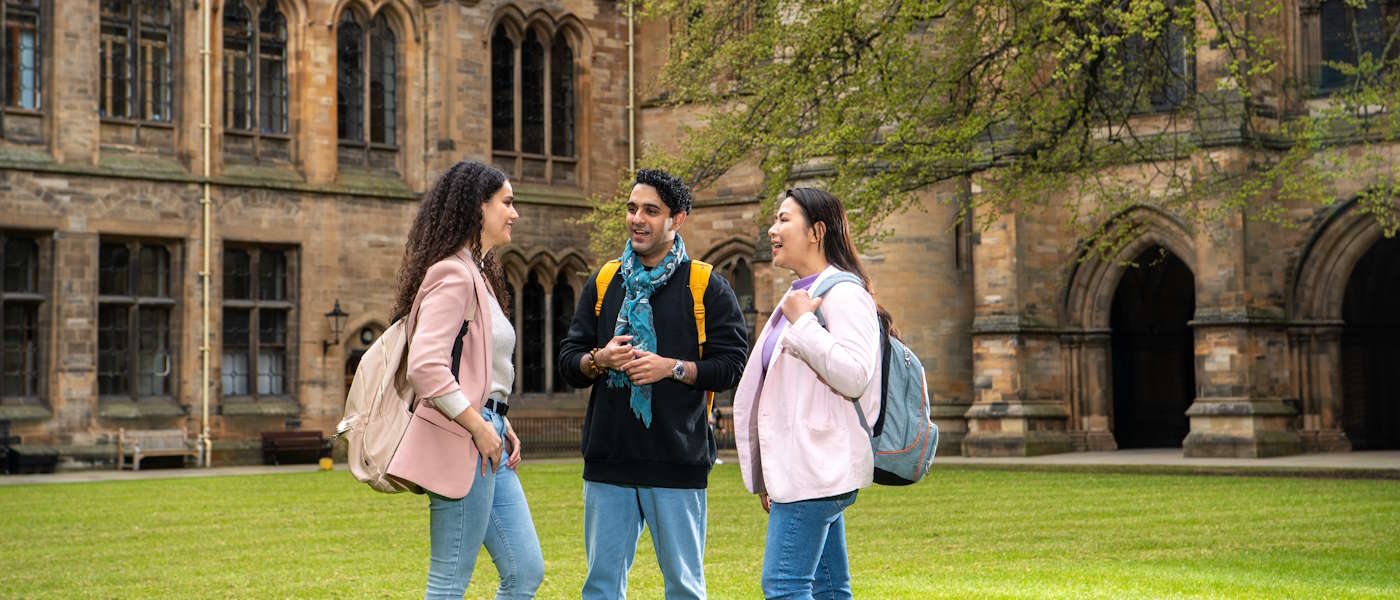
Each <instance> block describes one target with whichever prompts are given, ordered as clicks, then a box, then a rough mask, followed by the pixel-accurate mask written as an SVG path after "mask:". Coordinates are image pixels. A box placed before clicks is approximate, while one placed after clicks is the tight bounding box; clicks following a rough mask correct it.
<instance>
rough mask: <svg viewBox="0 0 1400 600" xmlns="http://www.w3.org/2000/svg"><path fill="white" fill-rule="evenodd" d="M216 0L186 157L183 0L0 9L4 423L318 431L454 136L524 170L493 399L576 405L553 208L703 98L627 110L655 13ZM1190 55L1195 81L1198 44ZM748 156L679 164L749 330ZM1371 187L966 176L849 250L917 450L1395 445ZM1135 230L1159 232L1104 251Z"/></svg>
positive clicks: (759, 262) (757, 283) (610, 174)
mask: <svg viewBox="0 0 1400 600" xmlns="http://www.w3.org/2000/svg"><path fill="white" fill-rule="evenodd" d="M211 4H212V6H211V7H210V9H211V12H212V18H211V19H210V25H211V26H210V27H208V28H207V30H208V31H207V33H208V37H209V40H210V43H209V55H208V58H209V68H208V71H207V73H208V85H209V90H210V92H209V94H208V98H207V99H208V103H209V110H208V114H209V121H208V126H209V131H210V144H209V146H208V149H207V152H206V149H205V146H204V140H203V135H202V132H203V130H202V126H203V125H204V124H205V123H204V115H205V100H206V97H205V95H204V93H203V82H204V74H205V72H206V71H205V66H204V61H203V58H204V57H203V55H202V54H201V48H202V47H203V39H204V35H205V33H206V28H205V27H204V24H203V23H201V20H200V10H199V9H198V8H197V3H179V2H170V1H168V0H100V1H99V0H64V1H62V2H57V1H50V0H5V1H4V2H3V6H4V8H3V12H0V20H3V22H4V28H3V34H2V35H0V46H3V47H4V53H3V56H0V70H3V77H0V97H2V98H3V104H4V106H3V110H2V111H0V178H3V179H0V182H2V183H0V248H3V249H2V250H0V264H3V287H0V315H3V327H2V329H3V344H0V420H5V421H9V422H10V424H11V429H12V431H13V433H15V434H18V435H20V436H22V437H23V439H24V441H25V443H26V444H36V445H40V446H45V447H48V448H52V449H54V450H56V451H58V452H59V453H61V454H62V455H63V456H64V457H66V458H67V459H69V460H72V461H75V462H78V463H99V462H103V461H105V460H108V459H109V458H110V456H111V454H112V446H111V441H112V438H113V436H114V434H115V432H116V431H117V430H118V429H120V428H127V429H158V428H174V427H179V428H185V429H187V430H188V431H190V432H192V433H198V432H199V431H200V429H201V422H202V406H203V401H204V398H205V397H206V394H207V397H208V404H209V407H210V412H211V417H210V421H209V422H210V428H211V429H210V433H211V438H212V439H213V448H214V453H215V454H214V458H215V461H216V462H218V461H220V460H227V459H239V460H241V459H246V458H247V457H248V456H249V455H250V451H251V450H253V449H254V448H256V446H257V436H258V432H260V431H268V430H281V429H286V428H307V429H319V430H322V431H326V432H329V431H331V430H332V429H333V428H334V425H335V423H336V421H337V420H338V419H339V417H340V412H341V408H342V406H343V401H344V391H345V389H346V386H347V380H348V377H349V374H351V373H352V372H353V368H354V365H355V364H356V361H357V360H358V356H359V354H360V353H362V352H363V349H364V348H365V347H366V346H367V345H368V344H369V343H370V342H371V341H373V339H374V338H375V336H376V335H377V334H378V332H380V331H382V330H383V328H384V327H385V326H386V324H387V322H388V317H389V315H388V314H387V313H388V311H389V307H390V304H391V296H392V289H393V281H394V277H395V271H396V269H397V267H398V264H399V261H400V258H401V253H402V243H403V239H404V236H405V232H406V230H407V227H408V224H409V222H410V220H411V219H412V216H413V210H414V202H415V200H416V199H417V198H418V197H419V195H420V194H422V193H423V192H424V191H425V190H426V189H427V188H428V186H429V185H430V184H431V182H432V181H433V179H434V178H435V176H436V175H437V174H438V173H440V172H442V171H443V170H444V169H446V168H447V167H448V166H450V165H451V164H452V163H453V162H455V161H457V160H460V159H463V158H475V159H480V160H489V161H491V162H493V163H494V164H497V165H498V166H500V167H501V168H502V169H504V170H505V171H506V172H507V173H508V174H509V175H510V176H511V177H512V180H513V181H514V182H515V184H516V193H517V201H518V202H519V208H520V211H521V216H522V218H521V221H520V222H519V224H518V225H517V227H516V231H515V235H516V239H515V242H514V243H513V244H512V245H511V246H509V247H507V248H505V249H503V250H502V258H503V262H504V264H505V265H506V269H507V279H508V282H509V283H510V285H511V287H512V290H513V291H514V297H515V306H514V307H513V308H514V311H513V313H514V315H513V319H514V321H515V323H516V327H517V330H518V331H517V334H518V337H519V339H520V340H521V344H520V348H519V349H518V350H517V356H516V364H517V366H518V371H519V373H520V376H519V377H518V380H517V383H516V386H517V396H516V398H515V399H514V400H513V402H518V404H517V405H516V406H518V408H517V409H516V410H513V411H512V416H515V415H516V414H517V411H518V413H519V414H520V415H521V417H520V418H525V417H528V416H529V415H530V414H537V415H538V414H557V413H571V412H572V413H577V412H579V411H580V408H581V404H582V401H583V396H582V395H581V394H579V393H576V392H573V391H569V390H567V389H565V388H564V387H563V386H562V382H561V381H559V379H558V378H556V377H555V376H554V375H553V356H554V348H555V343H556V341H557V339H558V338H559V337H560V334H561V332H562V330H563V329H564V328H565V327H567V323H568V319H569V316H570V313H571V310H572V306H573V303H574V300H575V299H576V297H577V293H578V290H580V289H581V287H582V285H583V283H584V281H586V279H587V278H588V277H589V275H590V265H595V264H596V262H597V259H598V258H602V257H594V256H590V255H589V254H588V253H587V251H586V248H587V236H586V232H585V231H584V230H583V228H582V227H580V226H578V225H576V224H574V223H572V222H571V221H572V219H574V218H577V217H579V216H581V215H583V214H584V213H585V211H586V210H587V206H588V199H589V198H590V197H591V196H593V195H596V194H606V193H611V192H613V191H614V190H615V189H616V184H617V181H618V180H619V178H620V177H621V176H622V175H623V173H625V172H626V169H627V168H628V163H629V153H631V152H637V153H642V154H643V158H644V153H645V151H646V149H647V148H651V147H664V146H666V145H667V144H670V143H674V140H676V139H677V134H678V133H679V131H680V127H681V126H682V125H684V124H686V123H689V122H693V121H694V119H695V118H696V114H697V113H696V112H695V111H694V110H692V109H685V108H682V109H675V108H664V107H661V106H659V105H656V104H654V103H649V102H648V99H649V94H653V93H654V92H655V90H650V89H649V88H648V86H647V85H646V82H648V81H651V80H653V79H654V76H655V74H656V73H657V71H658V69H659V68H660V63H659V61H660V60H662V59H663V58H664V56H665V52H664V49H665V46H666V43H667V38H668V35H669V31H670V29H669V28H670V27H671V24H668V23H661V22H654V21H653V22H643V21H637V22H636V23H632V22H631V21H629V18H628V15H627V13H626V12H625V7H624V6H623V5H622V4H621V3H615V2H606V1H595V0H559V1H552V2H534V1H518V2H506V1H495V2H490V1H473V0H432V1H417V0H377V1H374V0H224V1H222V2H220V1H214V2H212V3H211ZM1340 4H1341V2H1340V0H1327V1H1325V2H1322V3H1320V4H1318V3H1315V2H1308V1H1304V2H1301V4H1300V3H1299V1H1297V0H1289V2H1286V4H1285V6H1286V9H1285V17H1284V18H1283V20H1284V21H1285V22H1286V24H1287V25H1288V31H1290V32H1291V33H1289V34H1288V37H1286V38H1285V41H1286V42H1287V43H1286V44H1285V47H1284V48H1283V50H1282V51H1283V52H1285V53H1286V54H1287V56H1285V57H1283V60H1282V64H1283V65H1286V68H1287V71H1288V72H1287V73H1286V76H1288V77H1295V78H1317V77H1321V76H1322V74H1324V73H1325V71H1324V70H1321V69H1320V68H1319V67H1318V65H1319V64H1320V61H1321V59H1322V57H1323V56H1324V55H1326V56H1333V55H1332V54H1328V52H1331V51H1332V50H1329V48H1330V47H1329V46H1328V44H1329V43H1331V42H1330V41H1329V40H1333V38H1332V37H1329V35H1328V31H1329V30H1328V29H1327V28H1328V27H1332V26H1335V22H1336V19H1332V20H1328V18H1326V17H1327V15H1329V14H1332V13H1329V12H1328V11H1329V10H1331V9H1335V6H1334V5H1340ZM1329 7H1331V8H1330V9H1329ZM629 29H631V31H632V33H633V34H634V35H635V40H636V42H635V46H633V47H629V39H631V38H629ZM629 55H630V58H632V59H633V60H634V61H635V73H636V75H635V81H637V85H636V88H637V91H636V93H635V94H634V95H629V80H628V76H629ZM1191 67H1192V68H1194V69H1196V72H1197V76H1196V80H1197V81H1201V82H1208V81H1213V80H1214V75H1213V74H1212V73H1211V72H1210V69H1211V68H1213V67H1212V66H1211V63H1210V61H1209V60H1208V57H1206V58H1205V59H1202V58H1198V59H1197V60H1196V61H1195V62H1194V63H1193V64H1192V65H1191ZM1306 101H1307V102H1319V101H1325V97H1323V98H1321V99H1318V98H1311V99H1307V100H1306ZM1278 102H1289V101H1286V100H1278ZM1281 108H1287V109H1296V108H1298V107H1290V106H1283V107H1281ZM629 118H631V119H635V122H634V124H633V123H630V120H629ZM1205 126H1206V125H1202V127H1205ZM1212 151H1214V152H1219V153H1223V155H1225V156H1230V157H1233V159H1232V160H1233V161H1234V162H1235V163H1237V164H1238V165H1240V167H1241V168H1243V165H1245V164H1246V162H1247V160H1248V158H1249V157H1248V153H1247V152H1246V151H1245V150H1244V149H1243V148H1241V147H1237V146H1231V145H1230V144H1229V143H1226V144H1224V145H1222V146H1220V147H1217V148H1215V149H1214V150H1212ZM206 160H207V161H208V164H209V171H210V175H209V177H207V178H206V177H205V176H204V172H205V171H204V169H205V162H206ZM1130 176H1131V174H1129V173H1125V174H1124V177H1130ZM757 177H758V174H757V172H756V171H754V170H751V169H746V168H740V169H736V170H735V172H733V173H731V174H730V175H728V176H727V177H726V178H725V179H724V180H723V181H722V182H721V183H720V184H719V185H716V186H712V188H710V189H707V190H702V191H701V193H700V194H699V203H698V204H697V209H696V212H695V214H694V215H693V218H692V219H690V220H689V221H688V222H687V226H686V229H685V232H684V233H685V235H686V241H687V246H688V247H689V248H690V250H691V252H692V255H693V256H695V257H697V258H702V259H704V260H707V261H709V262H712V263H714V264H716V265H717V267H718V268H720V269H721V270H722V272H724V273H725V274H726V275H727V276H728V277H729V278H730V280H731V281H732V282H733V283H734V286H735V288H736V291H738V293H739V296H740V299H741V303H743V304H744V308H745V311H746V314H747V315H748V316H749V318H750V320H751V325H753V324H756V323H761V322H762V319H763V318H764V316H766V315H767V314H768V312H769V311H770V310H771V307H772V306H773V304H774V303H775V302H776V300H777V297H778V295H779V294H781V292H782V291H783V290H784V289H786V285H787V283H786V282H787V281H788V278H787V276H786V274H785V273H778V272H774V269H773V268H772V266H771V265H770V264H769V263H768V260H767V256H766V251H765V248H764V246H765V245H766V236H764V235H762V234H761V231H763V230H764V229H766V225H764V224H760V223H758V222H757V219H758V218H759V216H760V214H761V207H760V205H759V201H758V199H757V198H756V197H755V194H756V190H757V189H758V185H757V183H758V181H757ZM206 183H207V184H208V188H209V197H208V204H207V207H208V209H209V219H208V224H207V226H206V223H205V208H206V204H205V198H204V184H206ZM1367 184H1368V182H1365V181H1358V182H1351V183H1350V185H1352V187H1350V188H1348V189H1343V190H1340V191H1339V196H1338V198H1337V200H1338V202H1337V203H1336V204H1335V205H1333V206H1330V207H1325V208H1319V207H1316V206H1295V207H1291V212H1290V213H1289V218H1290V219H1291V220H1292V221H1293V222H1294V223H1295V224H1296V225H1297V226H1296V227H1293V228H1285V227H1279V226H1275V225H1268V224H1261V223H1256V222H1247V221H1245V220H1243V219H1235V220H1226V221H1224V222H1220V223H1212V224H1210V225H1209V226H1207V227H1202V226H1194V225H1191V224H1190V223H1189V222H1188V221H1186V220H1183V219H1180V218H1178V217H1175V216H1173V215H1169V214H1165V213H1162V212H1159V211H1155V210H1151V209H1147V208H1142V209H1134V210H1130V211H1128V212H1127V213H1125V214H1122V215H1120V216H1119V217H1118V218H1123V219H1133V220H1135V221H1136V222H1140V223H1141V225H1142V226H1143V227H1145V233H1144V235H1143V236H1141V238H1140V239H1139V240H1138V241H1137V242H1135V243H1134V244H1131V245H1129V246H1128V247H1126V248H1124V249H1123V251H1122V252H1123V255H1122V256H1120V257H1118V258H1119V259H1122V260H1089V261H1078V260H1076V258H1077V256H1076V254H1075V252H1076V250H1075V248H1076V241H1077V240H1075V239H1074V237H1073V234H1071V233H1069V232H1067V231H1066V230H1065V229H1064V228H1062V227H1060V226H1059V225H1057V222H1056V221H1055V219H1047V218H1043V217H1036V218H1032V217H1025V216H1015V215H1013V216H1007V217H1003V218H1001V219H1000V220H998V221H996V222H995V223H993V225H992V226H991V227H990V228H988V229H986V230H979V229H975V228H970V227H967V226H965V225H960V224H955V221H956V219H955V216H956V212H957V209H956V202H951V201H947V199H949V198H960V197H963V196H964V195H966V194H969V193H976V190H977V182H976V181H975V180H971V181H962V182H956V183H953V184H949V185H948V186H946V189H936V190H929V191H928V192H927V194H925V196H926V198H925V199H926V201H925V202H924V203H923V204H922V206H919V207H916V208H915V209H913V210H912V211H911V212H909V213H906V214H904V215H901V216H900V217H897V222H895V223H892V224H891V226H892V228H893V235H892V236H890V237H889V238H888V239H887V240H886V241H884V242H883V243H882V244H881V245H880V246H879V247H878V248H876V249H874V250H873V251H872V252H871V253H870V254H869V255H868V256H867V260H868V261H869V263H870V266H871V267H872V274H873V276H874V277H875V279H876V281H877V284H878V292H879V295H880V300H881V302H882V303H883V304H884V305H886V306H887V307H889V308H890V309H891V311H892V312H893V313H894V315H895V316H896V319H897V320H898V321H899V322H900V323H901V325H902V328H903V330H904V331H905V333H906V337H907V338H908V340H907V341H909V342H910V345H911V346H912V347H913V348H915V349H916V350H917V351H919V352H920V354H921V356H923V357H924V362H925V364H926V366H927V367H928V369H929V385H930V394H931V396H932V399H933V407H934V414H935V416H936V417H937V418H938V422H939V424H940V426H941V427H942V429H943V432H944V438H943V445H942V451H943V452H953V453H958V452H961V453H965V454H968V455H973V456H980V455H997V454H1032V453H1043V452H1059V451H1069V450H1075V449H1111V448H1128V447H1143V446H1182V445H1184V447H1185V451H1186V453H1187V454H1188V455H1232V456H1234V455H1238V456H1266V455H1272V454H1279V453H1289V452H1298V451H1306V450H1322V451H1329V450H1345V449H1348V448H1395V447H1400V379H1397V373H1400V370H1397V369H1394V368H1387V367H1388V366H1393V365H1395V364H1397V360H1400V317H1397V316H1396V314H1397V313H1396V312H1395V311H1394V310H1393V308H1394V307H1395V306H1400V243H1397V242H1396V241H1394V240H1388V239H1384V238H1383V237H1382V236H1381V235H1380V229H1379V227H1378V226H1377V225H1376V224H1375V223H1374V221H1373V220H1371V219H1369V218H1368V217H1365V216H1363V215H1361V214H1360V213H1359V211H1357V210H1355V209H1354V202H1352V201H1351V198H1352V197H1353V196H1355V195H1356V194H1357V193H1358V192H1359V191H1360V190H1361V189H1363V188H1364V186H1366V185H1367ZM1143 255H1152V256H1159V257H1166V258H1163V259H1161V260H1153V261H1146V262H1149V263H1151V264H1150V266H1148V267H1144V268H1140V269H1133V268H1126V267H1125V266H1124V265H1123V260H1131V259H1133V258H1136V257H1138V256H1143ZM206 265H207V266H206ZM206 294H207V295H208V297H209V307H210V308H209V310H208V312H207V314H206V312H205V311H204V310H203V305H204V297H205V295H206ZM336 308H338V309H339V310H340V311H341V312H343V313H345V314H348V317H347V318H346V319H345V320H344V323H343V325H342V326H341V329H340V331H339V334H338V335H337V334H336V333H337V332H336V331H335V329H336V326H337V323H336V322H335V320H334V319H328V318H327V316H326V315H327V313H333V312H334V309H336ZM1387 309H1391V310H1387ZM206 318H207V322H208V342H207V345H206V344H205V341H204V332H205V322H206ZM206 353H207V358H208V362H209V371H208V376H207V377H206V375H205V371H204V369H203V359H204V357H205V354H206Z"/></svg>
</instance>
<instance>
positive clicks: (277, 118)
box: [258, 2, 287, 133]
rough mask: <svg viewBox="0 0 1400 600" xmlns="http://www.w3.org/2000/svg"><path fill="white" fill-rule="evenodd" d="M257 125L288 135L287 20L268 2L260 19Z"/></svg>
mask: <svg viewBox="0 0 1400 600" xmlns="http://www.w3.org/2000/svg"><path fill="white" fill-rule="evenodd" d="M258 81H259V86H258V121H259V123H260V124H261V126H262V130H263V131H264V132H267V133H287V19H286V18H285V17H283V16H282V13H281V12H279V11H278V10H277V3H276V2H268V4H267V6H266V7H264V8H263V10H262V13H261V14H260V15H259V16H258Z"/></svg>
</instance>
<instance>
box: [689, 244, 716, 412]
mask: <svg viewBox="0 0 1400 600" xmlns="http://www.w3.org/2000/svg"><path fill="white" fill-rule="evenodd" d="M713 270H714V266H713V265H711V264H710V263H707V262H705V261H702V260H692V261H690V303H691V312H693V313H695V335H696V340H697V342H698V343H699V345H700V352H699V355H698V356H700V357H704V356H705V339H706V338H705V289H706V288H708V287H709V286H710V272H711V271H713ZM714 411H715V393H714V392H705V414H706V415H709V414H711V413H713V412H714Z"/></svg>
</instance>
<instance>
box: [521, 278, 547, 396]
mask: <svg viewBox="0 0 1400 600" xmlns="http://www.w3.org/2000/svg"><path fill="white" fill-rule="evenodd" d="M520 296H521V298H520V300H521V312H523V313H525V314H523V315H521V320H520V338H521V339H520V354H521V360H520V362H521V365H520V368H519V369H518V370H517V372H516V375H515V376H516V377H517V378H519V379H520V390H521V391H523V392H526V393H532V392H543V391H545V389H544V323H545V320H544V319H545V316H544V286H543V285H540V281H539V278H538V277H537V276H536V275H535V274H534V273H530V275H529V277H527V278H526V279H525V287H524V288H523V289H522V290H521V293H520Z"/></svg>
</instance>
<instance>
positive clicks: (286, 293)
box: [220, 245, 295, 402]
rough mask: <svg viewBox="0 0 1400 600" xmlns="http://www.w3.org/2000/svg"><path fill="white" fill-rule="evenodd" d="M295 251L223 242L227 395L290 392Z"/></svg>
mask: <svg viewBox="0 0 1400 600" xmlns="http://www.w3.org/2000/svg"><path fill="white" fill-rule="evenodd" d="M292 253H293V250H291V249H287V248H282V247H275V246H244V245H229V246H226V247H225V248H224V272H223V313H224V316H223V328H222V331H223V344H222V345H223V359H222V363H221V367H220V371H221V377H220V379H221V382H222V384H223V396H224V399H225V401H234V402H238V401H250V400H257V399H259V398H262V397H278V396H287V395H290V394H291V378H290V376H289V373H290V372H291V368H290V365H291V362H292V360H293V359H294V356H291V355H290V353H289V352H288V348H290V347H291V343H290V340H291V338H292V335H291V331H292V328H293V326H294V324H295V320H294V315H295V294H294V290H293V289H292V287H291V282H292V281H293V279H292V277H291V275H290V271H289V270H290V267H291V264H290V262H291V261H290V258H291V255H292Z"/></svg>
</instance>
